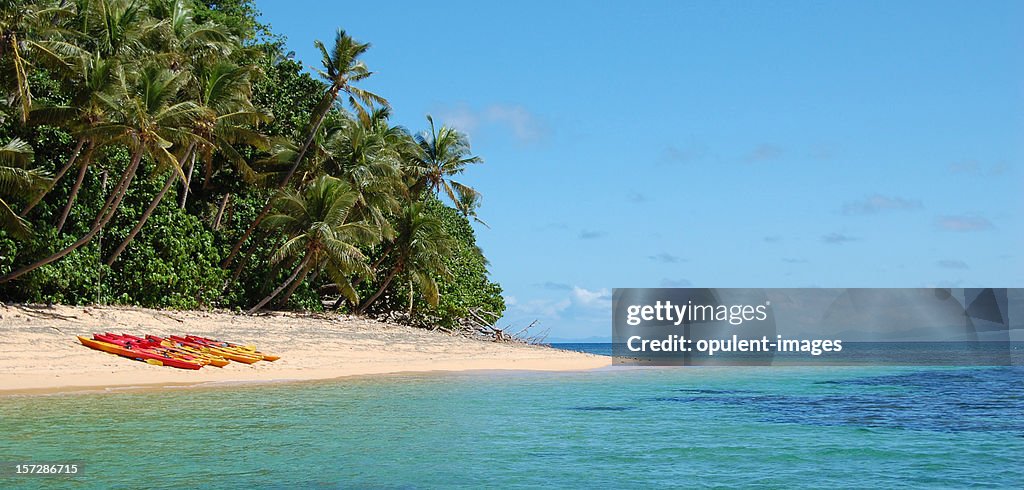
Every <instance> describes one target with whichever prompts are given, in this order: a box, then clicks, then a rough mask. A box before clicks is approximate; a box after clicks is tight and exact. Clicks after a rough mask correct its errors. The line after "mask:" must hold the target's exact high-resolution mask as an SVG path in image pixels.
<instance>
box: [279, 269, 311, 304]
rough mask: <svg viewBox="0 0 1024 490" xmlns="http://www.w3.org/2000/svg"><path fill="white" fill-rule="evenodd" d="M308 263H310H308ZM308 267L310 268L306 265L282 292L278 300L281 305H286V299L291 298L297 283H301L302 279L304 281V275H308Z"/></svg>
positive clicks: (297, 286)
mask: <svg viewBox="0 0 1024 490" xmlns="http://www.w3.org/2000/svg"><path fill="white" fill-rule="evenodd" d="M310 265H312V264H310ZM310 268H311V267H310V266H306V269H305V270H303V271H302V274H301V275H300V276H299V278H298V279H296V280H295V281H293V282H292V285H291V286H288V290H287V291H285V292H284V295H283V296H281V299H280V302H281V303H280V304H281V305H282V306H287V305H288V300H289V299H291V297H292V294H293V293H295V290H296V289H298V288H299V285H300V284H302V281H305V280H306V276H308V275H309V270H310Z"/></svg>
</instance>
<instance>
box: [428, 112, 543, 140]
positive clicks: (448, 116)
mask: <svg viewBox="0 0 1024 490" xmlns="http://www.w3.org/2000/svg"><path fill="white" fill-rule="evenodd" d="M436 112H437V117H435V118H434V119H435V120H436V121H437V122H439V123H441V124H446V125H450V126H453V127H455V128H456V129H458V130H460V131H463V132H465V133H467V134H470V135H473V134H474V133H476V132H477V131H481V130H483V129H485V128H488V127H493V128H497V129H499V130H502V131H505V132H507V133H510V134H511V136H512V138H513V139H515V140H516V142H518V143H520V144H532V143H537V142H539V141H542V140H543V139H544V138H545V136H546V135H547V132H548V131H547V127H546V126H545V125H544V124H543V122H542V121H541V120H540V118H538V117H537V116H536V115H535V114H534V113H532V112H530V110H529V109H527V108H526V107H524V106H522V105H518V104H491V105H488V106H486V107H484V108H482V109H477V108H473V107H471V106H469V105H468V104H465V103H460V104H456V105H451V106H444V107H441V108H439V109H438V110H437V111H436Z"/></svg>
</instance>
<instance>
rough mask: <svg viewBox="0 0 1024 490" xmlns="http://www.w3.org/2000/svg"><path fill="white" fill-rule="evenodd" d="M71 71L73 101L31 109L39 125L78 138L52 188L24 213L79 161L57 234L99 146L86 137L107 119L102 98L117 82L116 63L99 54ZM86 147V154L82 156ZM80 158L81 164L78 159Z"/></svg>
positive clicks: (79, 62) (68, 75) (67, 74)
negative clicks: (115, 74)
mask: <svg viewBox="0 0 1024 490" xmlns="http://www.w3.org/2000/svg"><path fill="white" fill-rule="evenodd" d="M72 69H73V70H74V71H73V72H72V71H71V69H69V70H66V71H65V75H64V77H65V78H67V79H69V82H70V83H69V85H70V86H71V88H70V91H71V98H70V101H69V103H68V104H67V105H64V106H55V105H49V104H36V105H35V106H34V107H33V108H32V112H31V115H30V118H31V120H32V122H34V123H37V124H50V125H59V126H62V127H64V128H65V129H67V130H68V131H69V132H71V133H72V134H73V135H76V139H77V141H76V143H75V147H74V149H73V150H72V151H71V155H70V156H69V157H68V160H67V162H66V163H65V164H64V166H63V167H62V168H61V169H60V170H59V171H58V172H57V175H56V176H55V177H54V180H53V182H51V184H50V186H49V187H48V188H46V189H45V190H44V192H40V193H39V194H38V195H37V196H36V197H35V199H34V200H33V201H32V202H30V203H29V205H28V206H26V207H25V209H24V210H23V211H22V212H21V216H22V217H24V216H27V215H28V213H29V212H30V211H32V209H33V208H34V207H35V206H36V205H37V204H39V202H40V201H42V199H43V197H45V196H46V194H47V193H49V192H50V191H51V190H53V188H54V186H56V184H57V183H58V182H59V181H60V179H61V178H62V177H63V176H64V174H65V172H67V171H68V170H69V169H70V168H71V167H72V166H73V165H75V163H76V161H77V162H78V164H79V171H78V177H77V179H76V180H75V184H74V186H73V187H72V189H71V194H70V196H68V202H67V204H66V205H65V206H64V210H63V212H62V213H61V217H60V218H59V220H58V222H57V232H58V233H60V230H61V229H62V228H63V227H64V222H65V220H66V219H67V215H68V213H69V212H70V210H71V205H72V203H74V201H75V198H76V197H77V195H78V191H79V189H80V188H81V186H82V181H83V179H84V178H85V172H86V169H87V168H88V166H89V164H90V163H91V157H92V153H93V150H94V149H95V148H96V146H98V145H97V144H96V143H97V141H95V140H92V139H90V138H88V137H87V136H86V133H88V132H89V130H90V129H91V128H94V127H96V126H97V125H99V124H100V123H101V122H103V121H105V120H107V117H108V114H106V110H105V107H106V106H105V104H104V102H103V101H102V100H101V96H102V95H103V94H104V93H106V92H108V91H109V90H110V89H111V88H112V83H113V81H114V75H113V72H114V63H113V62H111V61H109V60H106V59H104V58H102V57H101V56H100V55H99V54H98V53H95V54H91V55H87V56H83V57H81V58H80V59H78V60H77V62H76V63H74V64H73V65H72ZM83 147H85V153H84V154H83V153H82V150H83ZM79 158H81V160H80V161H79V160H78V159H79Z"/></svg>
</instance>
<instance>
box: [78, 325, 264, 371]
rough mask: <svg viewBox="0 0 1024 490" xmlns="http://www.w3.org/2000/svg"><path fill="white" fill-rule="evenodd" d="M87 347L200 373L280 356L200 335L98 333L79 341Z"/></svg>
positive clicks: (254, 347)
mask: <svg viewBox="0 0 1024 490" xmlns="http://www.w3.org/2000/svg"><path fill="white" fill-rule="evenodd" d="M78 341H79V342H81V343H82V345H84V346H86V347H91V348H93V349H96V350H100V351H103V352H109V353H111V354H117V355H119V356H122V357H127V358H129V359H135V360H137V361H143V362H147V363H149V364H155V365H157V366H169V367H174V368H179V369H199V368H201V367H203V366H216V367H224V366H227V365H228V364H229V363H230V362H231V361H235V362H241V363H243V364H253V363H255V362H259V361H276V360H278V359H280V357H279V356H274V355H270V354H265V353H263V352H260V351H258V350H256V346H252V345H240V344H234V343H231V342H224V341H221V340H215V339H208V338H206V337H200V336H198V335H186V336H184V337H179V336H176V335H171V336H169V337H157V336H156V335H146V336H145V337H136V336H134V335H126V334H113V333H97V334H93V336H92V338H91V339H90V338H88V337H82V336H79V337H78Z"/></svg>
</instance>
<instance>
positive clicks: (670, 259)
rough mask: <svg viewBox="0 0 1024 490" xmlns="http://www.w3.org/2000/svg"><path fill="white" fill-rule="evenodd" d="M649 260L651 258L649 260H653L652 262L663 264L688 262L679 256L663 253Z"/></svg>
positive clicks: (652, 256)
mask: <svg viewBox="0 0 1024 490" xmlns="http://www.w3.org/2000/svg"><path fill="white" fill-rule="evenodd" d="M647 258H649V259H651V260H653V261H655V262H661V263H663V264H678V263H679V262H685V261H686V259H684V258H682V257H679V256H677V255H672V254H670V253H668V252H661V253H659V254H656V255H651V256H648V257H647Z"/></svg>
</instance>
